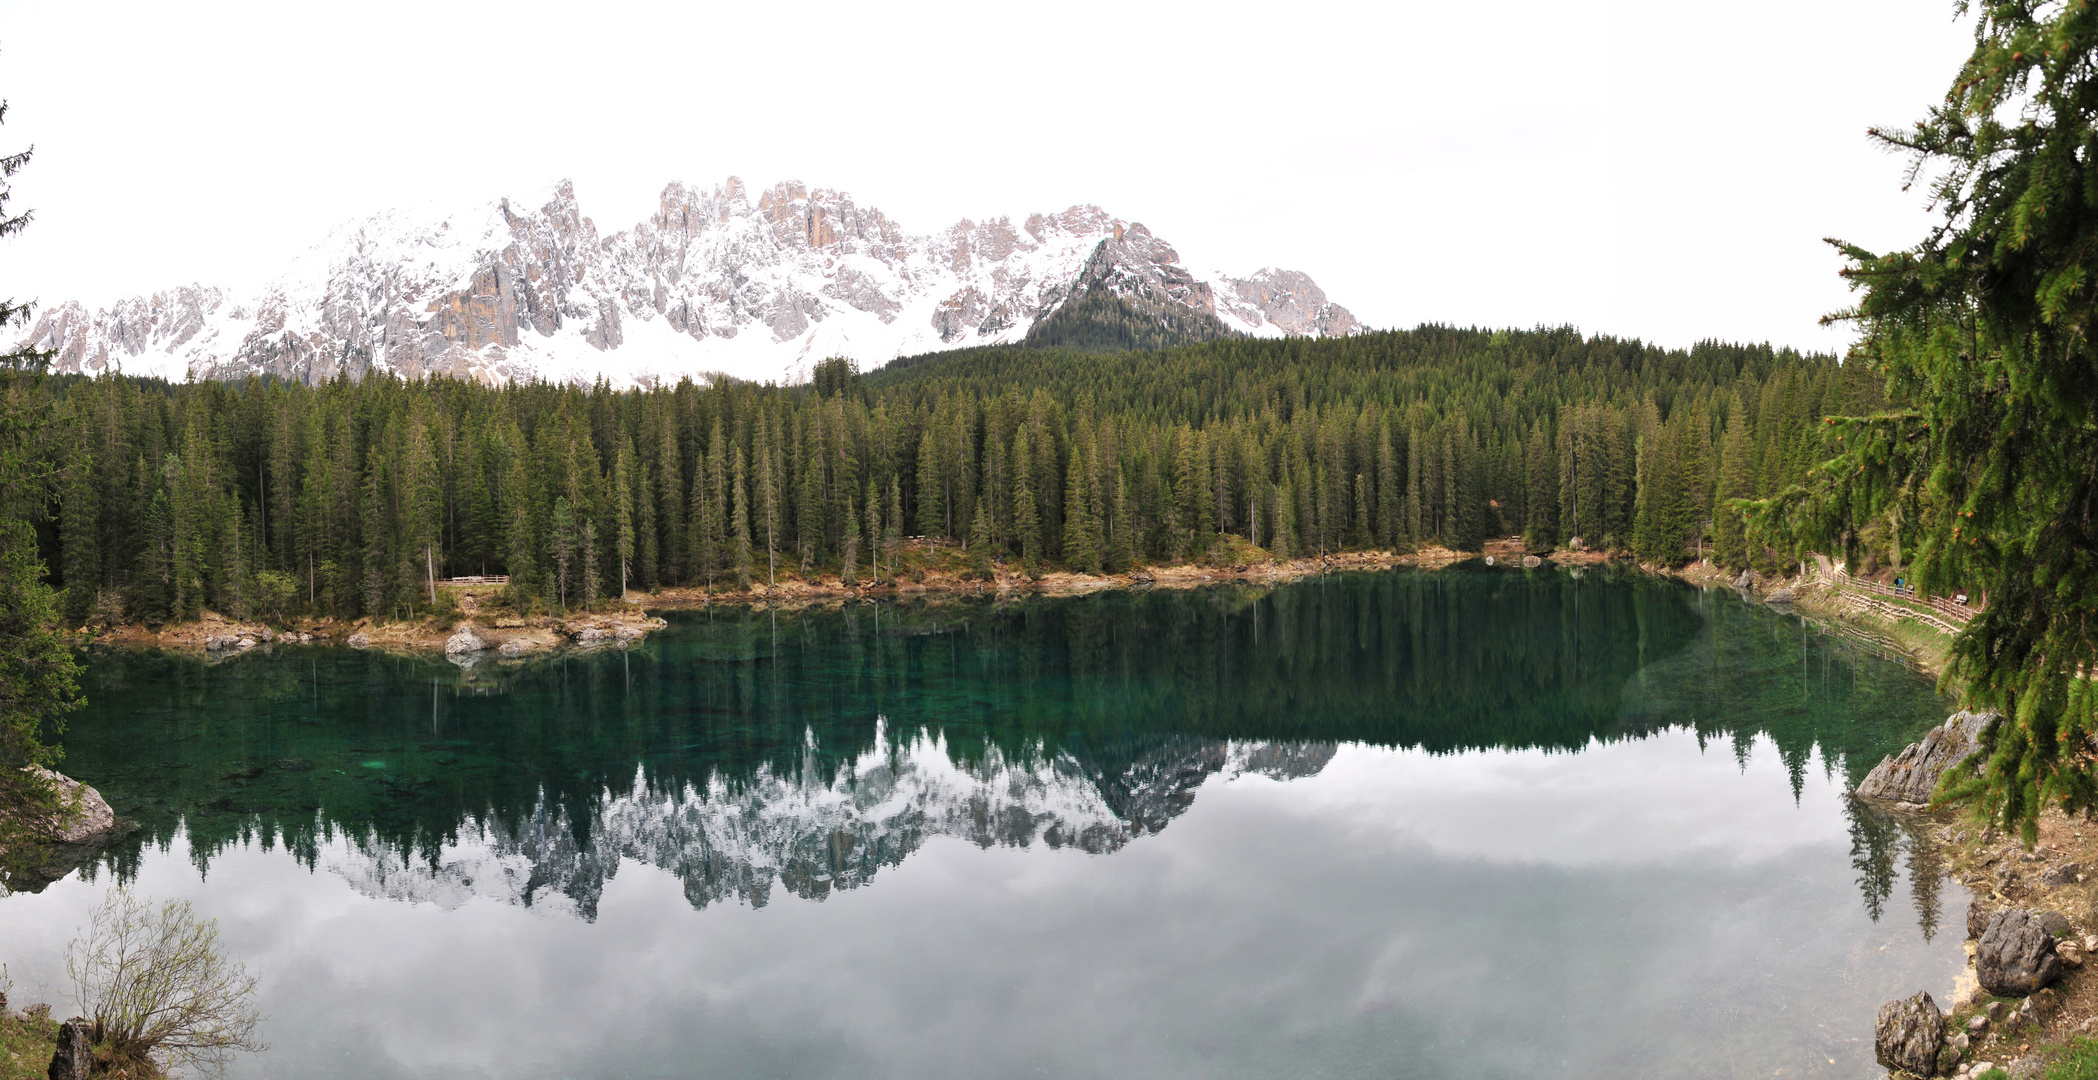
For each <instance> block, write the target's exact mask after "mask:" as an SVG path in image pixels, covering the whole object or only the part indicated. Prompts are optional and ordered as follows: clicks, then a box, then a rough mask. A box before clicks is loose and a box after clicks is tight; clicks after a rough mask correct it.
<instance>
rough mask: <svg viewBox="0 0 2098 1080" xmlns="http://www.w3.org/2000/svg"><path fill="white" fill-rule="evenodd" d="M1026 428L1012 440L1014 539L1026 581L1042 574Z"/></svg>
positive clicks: (1039, 518)
mask: <svg viewBox="0 0 2098 1080" xmlns="http://www.w3.org/2000/svg"><path fill="white" fill-rule="evenodd" d="M1028 441H1029V440H1028V438H1027V432H1026V429H1025V428H1022V429H1021V431H1020V433H1019V434H1018V435H1017V436H1015V437H1014V439H1013V535H1014V539H1015V542H1016V543H1018V544H1019V545H1020V561H1021V564H1022V565H1023V566H1024V567H1025V568H1026V570H1027V575H1028V576H1029V577H1039V576H1040V575H1041V573H1042V515H1041V511H1040V510H1039V509H1038V508H1037V506H1036V503H1035V495H1034V481H1033V479H1032V476H1033V469H1032V468H1031V463H1030V462H1029V461H1028Z"/></svg>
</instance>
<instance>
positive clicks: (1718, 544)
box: [1712, 393, 1755, 570]
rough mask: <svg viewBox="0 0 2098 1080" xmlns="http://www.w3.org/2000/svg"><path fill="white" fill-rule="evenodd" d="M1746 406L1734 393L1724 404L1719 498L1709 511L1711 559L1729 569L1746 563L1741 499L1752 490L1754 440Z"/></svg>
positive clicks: (1735, 568)
mask: <svg viewBox="0 0 2098 1080" xmlns="http://www.w3.org/2000/svg"><path fill="white" fill-rule="evenodd" d="M1747 412H1748V409H1747V406H1745V405H1743V404H1742V403H1741V395H1740V394H1738V393H1737V394H1735V395H1734V397H1733V400H1732V401H1731V402H1729V403H1728V406H1727V420H1726V435H1725V437H1724V438H1723V439H1722V440H1721V442H1720V447H1719V498H1718V505H1716V506H1715V507H1714V508H1713V511H1712V532H1713V540H1712V561H1713V562H1715V563H1717V564H1719V565H1720V566H1724V567H1726V568H1727V569H1729V570H1738V569H1740V568H1742V567H1744V566H1747V565H1748V523H1747V520H1746V519H1745V518H1744V517H1743V516H1742V513H1741V503H1740V500H1743V499H1747V498H1749V497H1750V496H1752V495H1754V494H1755V461H1754V460H1753V450H1754V444H1753V443H1751V442H1750V441H1749V434H1748V415H1747Z"/></svg>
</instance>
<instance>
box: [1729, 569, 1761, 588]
mask: <svg viewBox="0 0 2098 1080" xmlns="http://www.w3.org/2000/svg"><path fill="white" fill-rule="evenodd" d="M1755 583H1756V572H1755V571H1753V570H1743V571H1741V576H1740V577H1737V578H1735V579H1734V588H1737V589H1746V588H1749V587H1750V586H1752V585H1754V584H1755Z"/></svg>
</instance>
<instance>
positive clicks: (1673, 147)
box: [0, 0, 1972, 349]
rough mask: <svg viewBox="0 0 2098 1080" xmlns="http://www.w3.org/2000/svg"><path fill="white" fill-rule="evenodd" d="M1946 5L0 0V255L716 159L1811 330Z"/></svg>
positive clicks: (1379, 287) (627, 196) (1780, 0)
mask: <svg viewBox="0 0 2098 1080" xmlns="http://www.w3.org/2000/svg"><path fill="white" fill-rule="evenodd" d="M1971 40H1972V39H1971V33H1970V31H1969V30H1968V28H1967V25H1966V24H1956V23H1955V22H1954V21H1953V17H1952V6H1951V3H1950V2H1949V0H1909V2H1894V0H1814V2H1806V0H1764V2H1762V3H1757V4H1750V5H1741V4H1731V5H1719V4H1698V3H1684V2H1682V0H1673V2H1659V0H1654V2H1631V0H1626V2H1614V3H1587V4H1580V3H1575V4H1568V3H1563V2H1562V3H1530V2H1527V0H1521V2H1503V3H1496V4H1490V5H1489V4H1450V3H1434V4H1430V3H1418V2H1410V0H1409V2H1396V3H1393V2H1384V3H1357V4H1336V3H1307V2H1303V0H1292V2H1287V3H1284V2H1280V0H1275V2H1270V3H1266V4H1257V5H1230V4H1220V3H1211V4H1203V5H1187V4H1171V5H1166V4H1158V5H1148V4H1141V3H1127V2H1123V3H1066V4H1055V5H1025V6H1022V5H991V4H981V3H969V4H960V3H955V4H935V3H925V4H909V5H904V4H891V5H879V4H865V3H860V4H850V5H832V4H826V3H804V4H797V5H792V6H788V5H770V4H752V3H740V4H734V5H719V4H712V3H707V2H691V0H675V2H661V3H657V2H645V0H595V2H591V3H565V4H560V3H542V2H534V0H506V2H503V3H453V4H447V3H438V2H431V0H415V2H399V0H360V2H358V3H354V4H287V3H283V2H282V0H274V2H269V3H259V2H258V3H243V2H223V3H222V2H211V3H185V2H179V0H156V2H153V3H136V2H99V0H96V2H87V0H79V2H72V3H49V2H45V3H34V4H32V3H20V2H0V97H5V98H6V99H7V100H8V102H9V103H10V106H11V108H10V111H9V113H8V116H7V124H6V127H5V128H4V129H0V146H5V147H14V146H18V145H20V144H23V143H34V144H35V147H36V157H35V160H34V161H33V162H32V164H31V165H30V166H29V168H28V169H27V170H25V171H24V172H23V173H22V174H20V175H19V176H18V177H17V183H16V187H15V192H16V196H17V198H16V202H15V204H14V205H15V207H16V208H19V207H23V206H26V207H30V208H34V209H35V211H36V215H37V216H36V221H35V223H34V224H33V225H32V226H31V227H30V229H29V231H28V232H27V233H26V234H24V235H22V236H21V237H19V238H17V239H15V240H13V241H10V242H8V243H7V244H6V245H5V246H4V247H0V295H14V296H17V297H35V298H37V299H40V300H42V301H44V302H53V301H59V300H65V299H75V298H77V299H82V300H86V301H89V302H91V303H106V302H108V301H110V300H112V299H115V298H118V297H121V296H127V295H133V294H137V293H141V292H147V291H151V290H154V289H158V288H164V287H167V286H169V285H174V284H178V283H184V282H189V281H204V282H207V283H213V284H223V285H234V286H238V285H243V284H249V283H255V282H259V281H262V280H264V279H266V278H268V277H270V276H272V275H273V274H275V273H276V272H277V271H278V270H280V269H281V268H282V267H283V266H284V264H285V263H286V262H287V260H288V259H289V258H290V256H291V255H292V254H294V253H295V252H297V251H299V250H302V249H303V248H305V247H307V246H309V245H311V244H313V243H315V242H317V241H319V240H320V239H321V237H322V236H323V235H324V234H325V233H326V231H327V230H328V229H329V228H330V227H331V226H333V225H335V224H337V223H339V222H341V221H343V220H345V219H348V218H351V217H355V216H361V215H363V214H366V213H369V212H371V211H374V210H379V209H383V208H386V207H389V206H398V205H409V204H419V203H427V202H437V203H440V204H443V205H448V206H450V205H456V206H459V207H462V208H464V207H467V206H472V205H476V204H479V203H483V202H487V201H489V200H492V199H494V198H497V197H499V196H503V195H515V196H522V197H532V196H535V195H537V194H538V193H540V192H541V191H543V190H544V189H545V188H546V187H547V186H548V185H549V184H550V183H551V182H553V181H554V180H557V179H559V178H562V177H571V178H573V179H574V180H575V183H576V191H577V196H578V198H579V199H580V201H581V202H582V205H583V209H584V212H585V213H587V214H589V215H590V216H591V217H593V218H594V219H595V220H596V221H597V224H598V227H599V229H600V230H601V231H605V232H609V231H613V230H616V229H623V228H626V227H628V226H630V225H632V224H633V223H635V222H637V221H639V220H640V219H641V218H642V217H644V216H645V215H646V214H647V212H648V211H649V210H650V209H651V208H652V207H653V205H654V202H655V197H656V194H657V192H658V191H660V190H661V188H662V186H663V184H664V183H665V182H667V181H669V180H671V179H683V180H688V181H693V182H698V183H704V184H706V185H708V186H711V185H713V184H714V183H716V182H718V181H719V180H720V179H722V178H723V177H726V176H728V175H731V174H733V175H738V176H741V177H743V178H744V179H745V180H746V181H747V182H749V183H750V184H751V185H752V186H753V187H759V186H763V185H767V184H770V183H772V182H773V181H775V180H779V179H786V178H797V179H801V180H803V181H806V182H808V183H810V184H812V185H818V186H824V187H834V188H841V189H843V190H846V191H849V192H851V193H852V194H853V196H854V198H855V199H856V200H857V201H858V202H860V203H861V204H862V205H871V206H875V207H879V208H880V209H882V210H883V211H884V212H886V213H887V214H889V216H890V217H892V218H894V219H896V220H898V221H900V222H901V223H902V224H903V225H904V226H905V227H906V228H908V229H909V230H911V231H913V232H930V231H933V230H935V229H938V228H941V227H944V226H946V225H948V224H951V223H952V222H954V221H955V220H957V219H959V218H962V217H973V218H983V217H989V216H995V215H997V214H1000V213H1012V214H1022V213H1025V212H1027V211H1030V210H1053V209H1060V208H1062V207H1064V206H1067V205H1070V204H1072V203H1078V202H1091V203H1097V204H1099V205H1101V206H1104V207H1106V208H1107V209H1108V210H1110V211H1111V212H1113V213H1116V214H1118V215H1121V216H1123V217H1125V218H1130V219H1133V220H1137V221H1142V222H1144V223H1145V224H1147V225H1149V226H1150V227H1151V229H1152V230H1153V231H1154V232H1156V233H1157V234H1159V235H1160V236H1163V237H1165V238H1167V239H1168V240H1170V241H1172V242H1173V243H1174V244H1175V245H1176V246H1177V247H1178V248H1179V249H1180V252H1181V255H1182V257H1183V259H1185V260H1186V261H1188V262H1189V263H1190V264H1192V265H1195V266H1198V267H1209V266H1214V267H1220V268H1223V269H1227V270H1232V271H1236V272H1241V273H1243V272H1248V271H1251V270H1253V269H1256V268H1258V267H1260V266H1266V265H1273V266H1281V267H1288V268H1292V269H1299V270H1304V271H1308V272H1309V273H1311V274H1312V276H1313V277H1315V278H1316V279H1317V280H1318V282H1319V283H1320V284H1321V285H1322V286H1323V287H1324V288H1325V290H1326V292H1327V293H1328V295H1329V296H1330V297H1332V298H1333V299H1334V300H1337V301H1339V302H1340V303H1343V304H1345V305H1347V306H1348V307H1349V308H1351V309H1352V310H1353V311H1354V312H1355V313H1356V314H1357V315H1358V316H1359V317H1361V318H1362V319H1363V320H1364V321H1365V322H1367V323H1369V324H1371V325H1375V326H1412V325H1414V324H1417V323H1420V322H1429V321H1433V322H1445V323H1457V324H1480V325H1495V326H1501V325H1512V326H1531V325H1535V324H1540V323H1545V324H1559V323H1572V324H1574V325H1576V326H1579V327H1580V328H1582V329H1583V330H1586V331H1590V332H1602V333H1613V334H1619V335H1624V336H1632V337H1642V338H1645V339H1647V340H1651V341H1658V342H1661V343H1664V344H1672V345H1686V344H1689V343H1692V342H1694V341H1697V340H1700V339H1704V338H1724V339H1734V340H1743V339H1746V340H1769V341H1772V342H1775V343H1778V344H1790V345H1796V346H1800V347H1817V348H1831V349H1833V348H1840V347H1841V346H1842V345H1844V344H1845V343H1846V342H1847V341H1848V340H1849V336H1850V335H1849V334H1848V332H1847V331H1843V330H1830V329H1824V328H1820V327H1817V326H1816V324H1815V320H1816V318H1817V317H1818V316H1820V315H1821V314H1823V313H1824V312H1827V311H1829V310H1832V309H1834V308H1837V307H1840V306H1842V305H1843V304H1844V303H1845V301H1846V296H1847V293H1846V291H1845V290H1844V288H1843V285H1842V283H1841V282H1840V281H1839V280H1838V279H1837V278H1836V276H1835V272H1836V269H1837V267H1838V262H1837V259H1836V258H1835V254H1834V252H1833V251H1832V250H1830V249H1829V248H1828V247H1826V246H1825V245H1823V244H1822V243H1821V242H1820V240H1821V238H1822V237H1824V236H1828V235H1831V234H1834V235H1840V236H1843V237H1845V238H1847V239H1852V240H1856V241H1858V242H1861V243H1864V244H1866V245H1868V246H1876V247H1896V246H1905V245H1907V244H1909V243H1911V242H1913V241H1914V240H1915V239H1917V238H1919V237H1920V235H1921V231H1922V229H1923V227H1924V224H1925V221H1926V218H1925V215H1924V208H1923V200H1922V198H1921V196H1920V194H1919V193H1913V192H1912V193H1903V192H1902V191H1901V190H1900V180H1901V173H1902V165H1903V163H1902V161H1901V160H1900V159H1898V158H1893V157H1889V156H1887V155H1885V154H1883V153H1881V152H1880V151H1878V150H1876V149H1874V148H1873V147H1872V146H1870V145H1868V144H1867V142H1866V140H1865V137H1864V130H1865V128H1867V127H1868V126H1871V125H1874V124H1906V123H1907V122H1909V121H1911V120H1913V119H1915V118H1917V117H1919V116H1921V115H1922V112H1923V110H1924V108H1925V107H1926V106H1927V105H1928V103H1929V102H1931V101H1933V100H1936V99H1938V98H1940V97H1942V95H1943V93H1944V90H1945V88H1946V86H1947V85H1948V84H1949V83H1950V82H1951V78H1952V74H1953V72H1954V70H1955V68H1956V67H1957V64H1958V62H1959V60H1960V58H1961V57H1963V56H1964V55H1965V53H1966V50H1967V48H1968V46H1969V45H1970V44H1971Z"/></svg>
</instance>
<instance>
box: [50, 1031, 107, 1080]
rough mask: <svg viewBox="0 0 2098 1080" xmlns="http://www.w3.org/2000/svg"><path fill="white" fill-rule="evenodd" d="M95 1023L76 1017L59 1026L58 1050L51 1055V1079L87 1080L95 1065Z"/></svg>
mask: <svg viewBox="0 0 2098 1080" xmlns="http://www.w3.org/2000/svg"><path fill="white" fill-rule="evenodd" d="M93 1032H94V1025H93V1024H91V1023H89V1022H88V1021H86V1020H83V1019H81V1018H80V1017H77V1016H76V1017H74V1018H72V1019H71V1020H68V1021H66V1022H65V1023H63V1024H60V1025H59V1026H58V1052H57V1053H55V1054H52V1055H51V1068H50V1069H49V1070H48V1071H47V1072H46V1073H45V1075H46V1076H48V1077H50V1080H87V1074H88V1070H89V1069H92V1068H94V1065H95V1047H94V1039H93V1037H92V1036H93Z"/></svg>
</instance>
